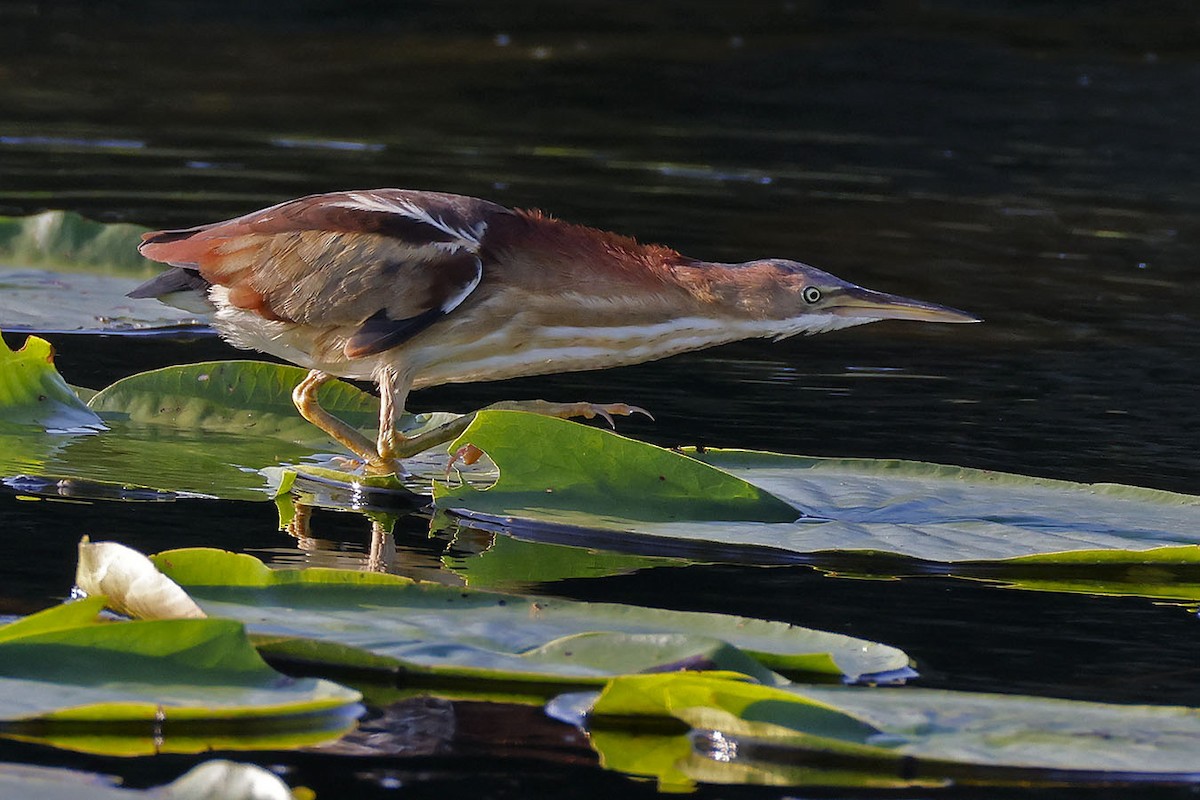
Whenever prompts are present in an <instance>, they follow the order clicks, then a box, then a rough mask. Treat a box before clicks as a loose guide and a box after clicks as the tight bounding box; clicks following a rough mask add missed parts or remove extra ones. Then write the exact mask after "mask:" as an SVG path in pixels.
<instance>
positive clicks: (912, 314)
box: [737, 259, 979, 335]
mask: <svg viewBox="0 0 1200 800" xmlns="http://www.w3.org/2000/svg"><path fill="white" fill-rule="evenodd" d="M737 272H739V273H741V274H742V275H743V276H745V279H746V280H745V285H746V288H748V289H751V291H749V292H748V293H747V295H746V298H747V299H748V300H749V299H751V298H753V299H752V300H751V302H754V303H755V304H756V305H759V311H760V313H764V314H765V315H766V316H768V317H769V318H773V319H780V320H790V321H794V323H795V329H794V330H792V331H790V332H789V333H787V334H784V335H791V334H793V333H823V332H825V331H830V330H836V329H838V328H847V327H850V326H852V325H863V324H866V323H868V322H878V321H880V320H885V319H906V320H914V321H917V322H979V319H978V318H977V317H975V316H973V315H971V314H967V313H965V312H963V311H959V310H957V309H954V308H950V307H948V306H942V305H938V304H936V303H927V302H925V301H923V300H913V299H911V298H908V297H901V296H899V295H894V294H887V293H886V292H877V291H875V290H873V289H867V288H864V287H862V286H859V285H857V284H854V283H850V282H849V281H844V280H842V279H841V278H839V277H837V276H836V275H831V274H829V273H828V272H825V271H823V270H819V269H817V268H816V267H811V266H809V265H808V264H802V263H800V262H798V261H788V260H786V259H764V260H761V261H751V262H748V263H746V264H743V265H741V266H740V267H739V268H738V269H737Z"/></svg>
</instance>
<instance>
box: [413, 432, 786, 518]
mask: <svg viewBox="0 0 1200 800" xmlns="http://www.w3.org/2000/svg"><path fill="white" fill-rule="evenodd" d="M466 444H473V445H475V446H476V447H478V448H479V449H481V450H483V451H484V452H485V453H487V454H488V455H489V456H490V457H491V459H492V461H493V462H495V464H496V466H497V467H498V468H499V470H500V476H499V478H498V479H497V481H496V483H495V485H493V486H491V487H489V488H487V489H486V490H482V491H481V490H478V489H476V488H474V487H473V486H471V485H470V484H469V483H462V484H460V485H458V486H449V485H446V484H438V485H436V486H435V487H434V494H433V496H434V502H435V503H436V504H437V505H438V507H440V508H447V509H462V508H465V509H470V510H472V511H482V512H485V513H488V514H492V515H497V516H509V515H514V514H516V515H524V514H530V513H531V514H534V515H538V516H539V518H549V519H559V518H561V519H564V520H569V519H572V518H573V515H574V514H576V513H578V512H585V513H587V514H588V516H589V517H593V516H594V517H596V518H597V519H601V520H604V521H608V522H614V521H615V522H618V523H625V524H629V523H630V522H631V521H636V522H639V523H641V522H645V523H655V522H658V523H663V522H669V521H676V520H755V521H759V522H790V521H792V520H794V519H795V518H796V515H797V514H796V510H795V509H794V508H792V507H791V506H790V505H788V504H787V503H786V502H783V501H782V500H780V499H778V498H776V497H775V496H773V495H772V494H771V493H769V492H767V491H764V490H762V489H760V488H758V487H756V486H753V485H751V484H749V483H747V482H746V481H744V480H741V479H739V478H736V477H733V476H732V475H730V474H728V473H727V472H724V471H722V470H719V469H715V468H713V467H710V466H708V465H705V464H702V463H700V462H698V461H696V460H695V459H692V458H688V457H686V456H683V455H680V454H679V453H676V452H674V451H671V450H666V449H663V448H661V447H655V446H653V445H649V444H645V443H643V442H638V441H635V440H633V439H627V438H625V437H624V436H618V435H617V434H615V433H612V432H610V431H605V430H602V429H600V428H593V427H589V426H586V425H580V424H578V423H575V422H571V421H569V420H562V419H557V418H554V417H547V416H543V415H540V414H530V413H526V412H520V411H481V412H479V413H478V414H476V416H475V420H474V421H473V422H472V423H471V425H470V427H468V428H467V430H466V431H465V432H464V433H463V435H462V436H461V437H459V438H458V439H457V440H456V441H455V442H454V443H453V444H451V445H450V449H452V450H453V449H456V448H459V447H462V446H463V445H466ZM564 515H565V516H564Z"/></svg>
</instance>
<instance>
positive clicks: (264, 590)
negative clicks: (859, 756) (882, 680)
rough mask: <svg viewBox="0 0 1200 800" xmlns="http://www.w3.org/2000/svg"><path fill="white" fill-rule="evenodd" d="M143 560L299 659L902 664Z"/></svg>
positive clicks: (563, 613)
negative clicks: (153, 564) (150, 562)
mask: <svg viewBox="0 0 1200 800" xmlns="http://www.w3.org/2000/svg"><path fill="white" fill-rule="evenodd" d="M102 544H103V543H96V544H90V545H81V548H82V547H100V546H101V545H102ZM152 560H153V562H154V563H155V565H156V566H157V567H158V568H159V569H160V570H162V572H163V573H164V574H165V575H167V577H169V578H171V579H172V580H173V581H175V582H176V583H178V584H180V585H181V586H183V587H184V589H186V590H187V592H188V594H189V595H190V596H191V597H192V599H193V600H195V601H196V603H198V604H199V605H200V607H201V608H202V609H203V610H204V612H205V613H207V614H208V615H209V616H210V617H223V618H226V619H237V620H241V621H243V622H245V623H246V624H247V625H248V626H249V629H250V631H251V633H252V634H253V635H254V637H255V640H256V641H257V642H258V643H259V645H260V647H261V648H262V649H263V652H264V653H267V654H268V655H272V656H275V657H289V658H294V659H303V660H306V661H309V662H312V661H317V662H323V663H327V664H332V665H341V666H354V667H362V668H372V669H380V670H385V671H391V672H395V671H396V670H402V671H404V672H407V673H410V674H414V675H430V676H433V675H436V676H442V677H445V676H451V677H457V678H461V679H479V680H493V681H518V682H528V681H535V682H549V683H560V684H594V683H597V682H601V681H603V680H604V679H605V678H607V677H608V676H611V675H614V674H620V673H623V672H635V671H639V670H647V669H655V668H657V669H661V668H666V667H672V666H674V667H681V666H697V665H699V666H709V667H711V666H713V665H715V666H717V667H726V666H728V667H729V668H731V669H745V670H747V671H752V672H754V674H755V675H756V677H758V678H760V679H762V680H766V681H771V682H781V680H782V679H780V678H779V677H778V676H775V675H771V674H770V671H775V672H783V673H787V674H808V675H810V676H821V675H823V676H827V677H830V678H833V677H837V676H841V675H847V676H849V677H851V678H860V677H862V676H864V675H873V674H877V673H890V672H895V671H904V670H906V669H907V665H908V657H907V656H906V655H905V654H904V653H902V652H901V651H899V650H896V649H895V648H891V647H887V646H886V645H881V644H876V643H873V642H867V641H864V640H861V639H854V638H852V637H848V636H842V635H839V634H831V633H824V632H821V631H813V630H809V629H805V628H800V627H796V626H791V625H787V624H784V623H779V622H767V621H763V620H753V619H746V618H742V617H733V616H726V615H721V614H702V613H692V612H677V611H664V610H658V609H646V608H638V607H634V606H622V605H616V604H607V603H581V602H572V601H567V600H554V599H545V598H532V597H522V596H519V595H503V594H495V593H489V592H477V591H464V590H462V589H456V588H452V587H446V586H441V585H437V584H425V583H417V582H414V581H411V580H408V579H405V578H401V577H398V576H393V575H385V574H379V573H369V572H356V571H348V570H331V569H317V568H311V569H303V570H271V569H269V568H268V567H267V566H266V565H264V564H263V563H262V562H261V561H259V560H258V559H256V558H253V557H252V556H248V555H236V554H233V553H228V552H224V551H220V550H211V549H199V548H198V549H186V550H172V551H168V552H165V553H160V554H158V555H156V556H153V558H152ZM105 588H106V589H107V590H108V591H110V592H113V593H116V590H115V589H114V587H112V586H111V585H106V587H105ZM119 602H121V603H122V605H123V606H124V607H126V608H130V607H139V606H134V605H131V602H130V601H129V599H128V598H121V599H120V601H119ZM748 659H752V660H753V662H756V664H755V666H757V667H758V668H757V669H752V668H751V666H749V665H750V664H751V663H752V662H750V661H748Z"/></svg>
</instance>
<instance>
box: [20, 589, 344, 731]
mask: <svg viewBox="0 0 1200 800" xmlns="http://www.w3.org/2000/svg"><path fill="white" fill-rule="evenodd" d="M104 604H105V598H103V597H95V598H89V599H88V600H85V601H81V602H79V603H77V604H72V605H68V606H62V607H58V608H52V609H49V610H47V611H44V612H41V613H39V614H35V615H33V616H31V617H28V618H26V619H24V620H20V621H18V622H16V623H13V624H12V625H11V626H5V627H0V729H2V732H3V735H6V736H10V737H13V738H20V739H35V740H38V741H46V742H49V743H52V744H56V745H58V746H63V747H70V748H75V749H83V750H91V751H96V752H114V753H116V752H119V753H130V754H131V753H142V752H146V753H149V752H158V751H163V750H166V751H172V752H197V751H201V750H205V749H208V748H218V747H220V748H263V747H289V746H298V745H301V744H312V743H315V742H318V741H325V740H328V739H330V738H333V737H336V736H337V735H338V734H339V733H340V732H341V731H343V730H345V728H346V727H347V726H348V725H350V724H351V717H350V716H348V715H352V713H353V711H354V710H355V709H356V705H355V704H356V703H357V701H358V699H359V695H358V693H357V692H354V691H351V690H349V689H345V688H343V687H341V686H338V685H337V684H333V683H330V682H328V681H324V680H315V679H302V680H292V679H287V678H284V677H283V676H282V675H280V674H279V673H277V672H275V671H274V670H272V669H271V668H270V667H268V666H267V665H266V663H265V662H263V660H262V658H261V657H260V656H259V655H258V654H257V653H256V652H255V651H254V648H253V647H252V646H251V645H250V643H249V640H248V639H247V638H246V634H245V631H244V629H243V628H242V626H241V625H240V624H239V623H237V622H234V621H232V620H221V619H182V620H157V621H144V622H142V621H139V622H127V623H110V622H101V621H98V620H97V613H98V612H99V611H100V610H101V609H102V608H103V606H104ZM234 719H236V720H238V725H237V727H236V728H230V727H228V726H225V727H222V726H220V725H218V724H217V723H222V722H223V721H228V720H234Z"/></svg>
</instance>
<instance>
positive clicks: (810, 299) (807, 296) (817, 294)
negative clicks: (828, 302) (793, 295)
mask: <svg viewBox="0 0 1200 800" xmlns="http://www.w3.org/2000/svg"><path fill="white" fill-rule="evenodd" d="M800 296H801V297H803V298H804V302H806V303H809V304H810V305H811V304H812V303H815V302H817V301H818V300H820V299H821V290H820V289H818V288H817V287H815V286H805V287H804V291H802V292H801V293H800Z"/></svg>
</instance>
